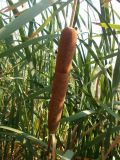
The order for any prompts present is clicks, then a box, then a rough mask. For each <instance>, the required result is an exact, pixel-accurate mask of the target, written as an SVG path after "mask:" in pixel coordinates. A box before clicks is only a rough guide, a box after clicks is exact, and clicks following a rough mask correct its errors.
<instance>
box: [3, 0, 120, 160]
mask: <svg viewBox="0 0 120 160" xmlns="http://www.w3.org/2000/svg"><path fill="white" fill-rule="evenodd" d="M113 1H115V0H113ZM13 2H14V1H12V0H6V5H8V7H6V8H4V9H3V10H1V15H0V28H1V29H0V159H1V160H7V159H8V160H12V159H14V160H20V159H25V160H36V159H46V158H45V157H46V156H45V155H46V149H47V141H48V128H47V119H48V105H49V100H50V93H51V84H52V80H53V77H54V69H55V60H56V55H55V50H56V49H57V45H58V42H59V35H60V33H61V30H62V29H63V28H64V27H65V26H67V23H68V24H69V21H70V13H71V8H72V5H73V1H72V0H68V1H63V0H58V1H56V2H55V3H53V4H52V3H48V2H49V1H48V0H42V1H41V2H37V1H36V0H19V2H17V3H13ZM51 2H52V0H51ZM24 3H25V4H26V8H24ZM36 3H37V4H36ZM97 3H98V6H95V5H94V1H93V0H82V1H80V0H78V4H77V10H76V13H75V19H74V27H77V30H78V42H77V49H76V53H75V56H74V60H73V68H72V72H71V74H70V82H69V87H68V92H67V97H66V100H65V104H64V110H63V114H62V119H61V122H60V125H59V128H58V130H57V133H56V139H57V154H58V156H57V158H58V159H59V158H60V157H61V156H62V159H65V158H64V157H67V158H68V159H72V158H73V159H82V158H85V157H86V158H88V159H96V160H100V159H102V160H105V159H109V160H110V159H113V157H114V158H115V159H116V160H118V159H119V158H120V153H119V150H120V146H119V143H120V135H119V134H120V122H119V121H120V116H119V115H120V112H119V110H120V106H119V105H120V90H119V89H120V88H119V82H120V48H119V31H120V25H117V24H118V23H119V22H120V16H119V13H117V12H116V9H115V8H114V6H113V4H112V1H105V0H98V2H97ZM115 3H117V4H118V6H120V3H119V1H116V2H115ZM21 5H22V7H23V8H22V7H21ZM19 6H20V7H21V8H19ZM83 6H84V7H83ZM21 10H22V11H21ZM23 10H24V11H23ZM37 15H38V16H37ZM35 16H37V17H35ZM93 17H94V20H93ZM95 20H96V21H95ZM93 21H94V23H93ZM96 28H97V29H96Z"/></svg>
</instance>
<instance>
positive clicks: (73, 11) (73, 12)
mask: <svg viewBox="0 0 120 160" xmlns="http://www.w3.org/2000/svg"><path fill="white" fill-rule="evenodd" d="M77 2H78V0H74V4H73V8H72V15H71V20H70V27H73V22H74V18H75V12H76V8H77Z"/></svg>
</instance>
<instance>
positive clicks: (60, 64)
mask: <svg viewBox="0 0 120 160" xmlns="http://www.w3.org/2000/svg"><path fill="white" fill-rule="evenodd" d="M76 41H77V31H76V30H75V29H74V28H72V27H66V28H65V29H64V30H63V31H62V34H61V38H60V43H59V46H58V54H57V60H56V68H55V77H54V80H53V86H52V96H51V100H50V104H49V113H48V128H49V132H50V133H51V134H52V133H53V134H54V133H55V131H56V129H57V127H58V124H59V121H60V119H61V114H62V109H63V104H64V100H65V96H66V91H67V86H68V80H69V73H70V70H71V64H72V58H73V55H74V52H75V48H76Z"/></svg>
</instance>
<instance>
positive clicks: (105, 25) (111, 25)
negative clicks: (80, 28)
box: [94, 23, 120, 31]
mask: <svg viewBox="0 0 120 160" xmlns="http://www.w3.org/2000/svg"><path fill="white" fill-rule="evenodd" d="M94 24H96V25H99V26H101V27H103V28H105V29H107V28H109V27H111V28H112V29H115V30H118V31H120V25H119V24H111V23H108V24H106V23H94Z"/></svg>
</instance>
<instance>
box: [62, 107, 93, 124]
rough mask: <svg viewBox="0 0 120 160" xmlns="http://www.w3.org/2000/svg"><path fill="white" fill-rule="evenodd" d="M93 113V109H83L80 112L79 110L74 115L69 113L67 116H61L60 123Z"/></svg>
mask: <svg viewBox="0 0 120 160" xmlns="http://www.w3.org/2000/svg"><path fill="white" fill-rule="evenodd" d="M93 113H95V112H94V111H92V110H85V111H82V112H79V113H76V114H74V115H71V116H69V117H67V118H63V119H61V123H64V122H73V121H76V120H78V119H80V118H83V117H87V116H89V115H91V114H93Z"/></svg>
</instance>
